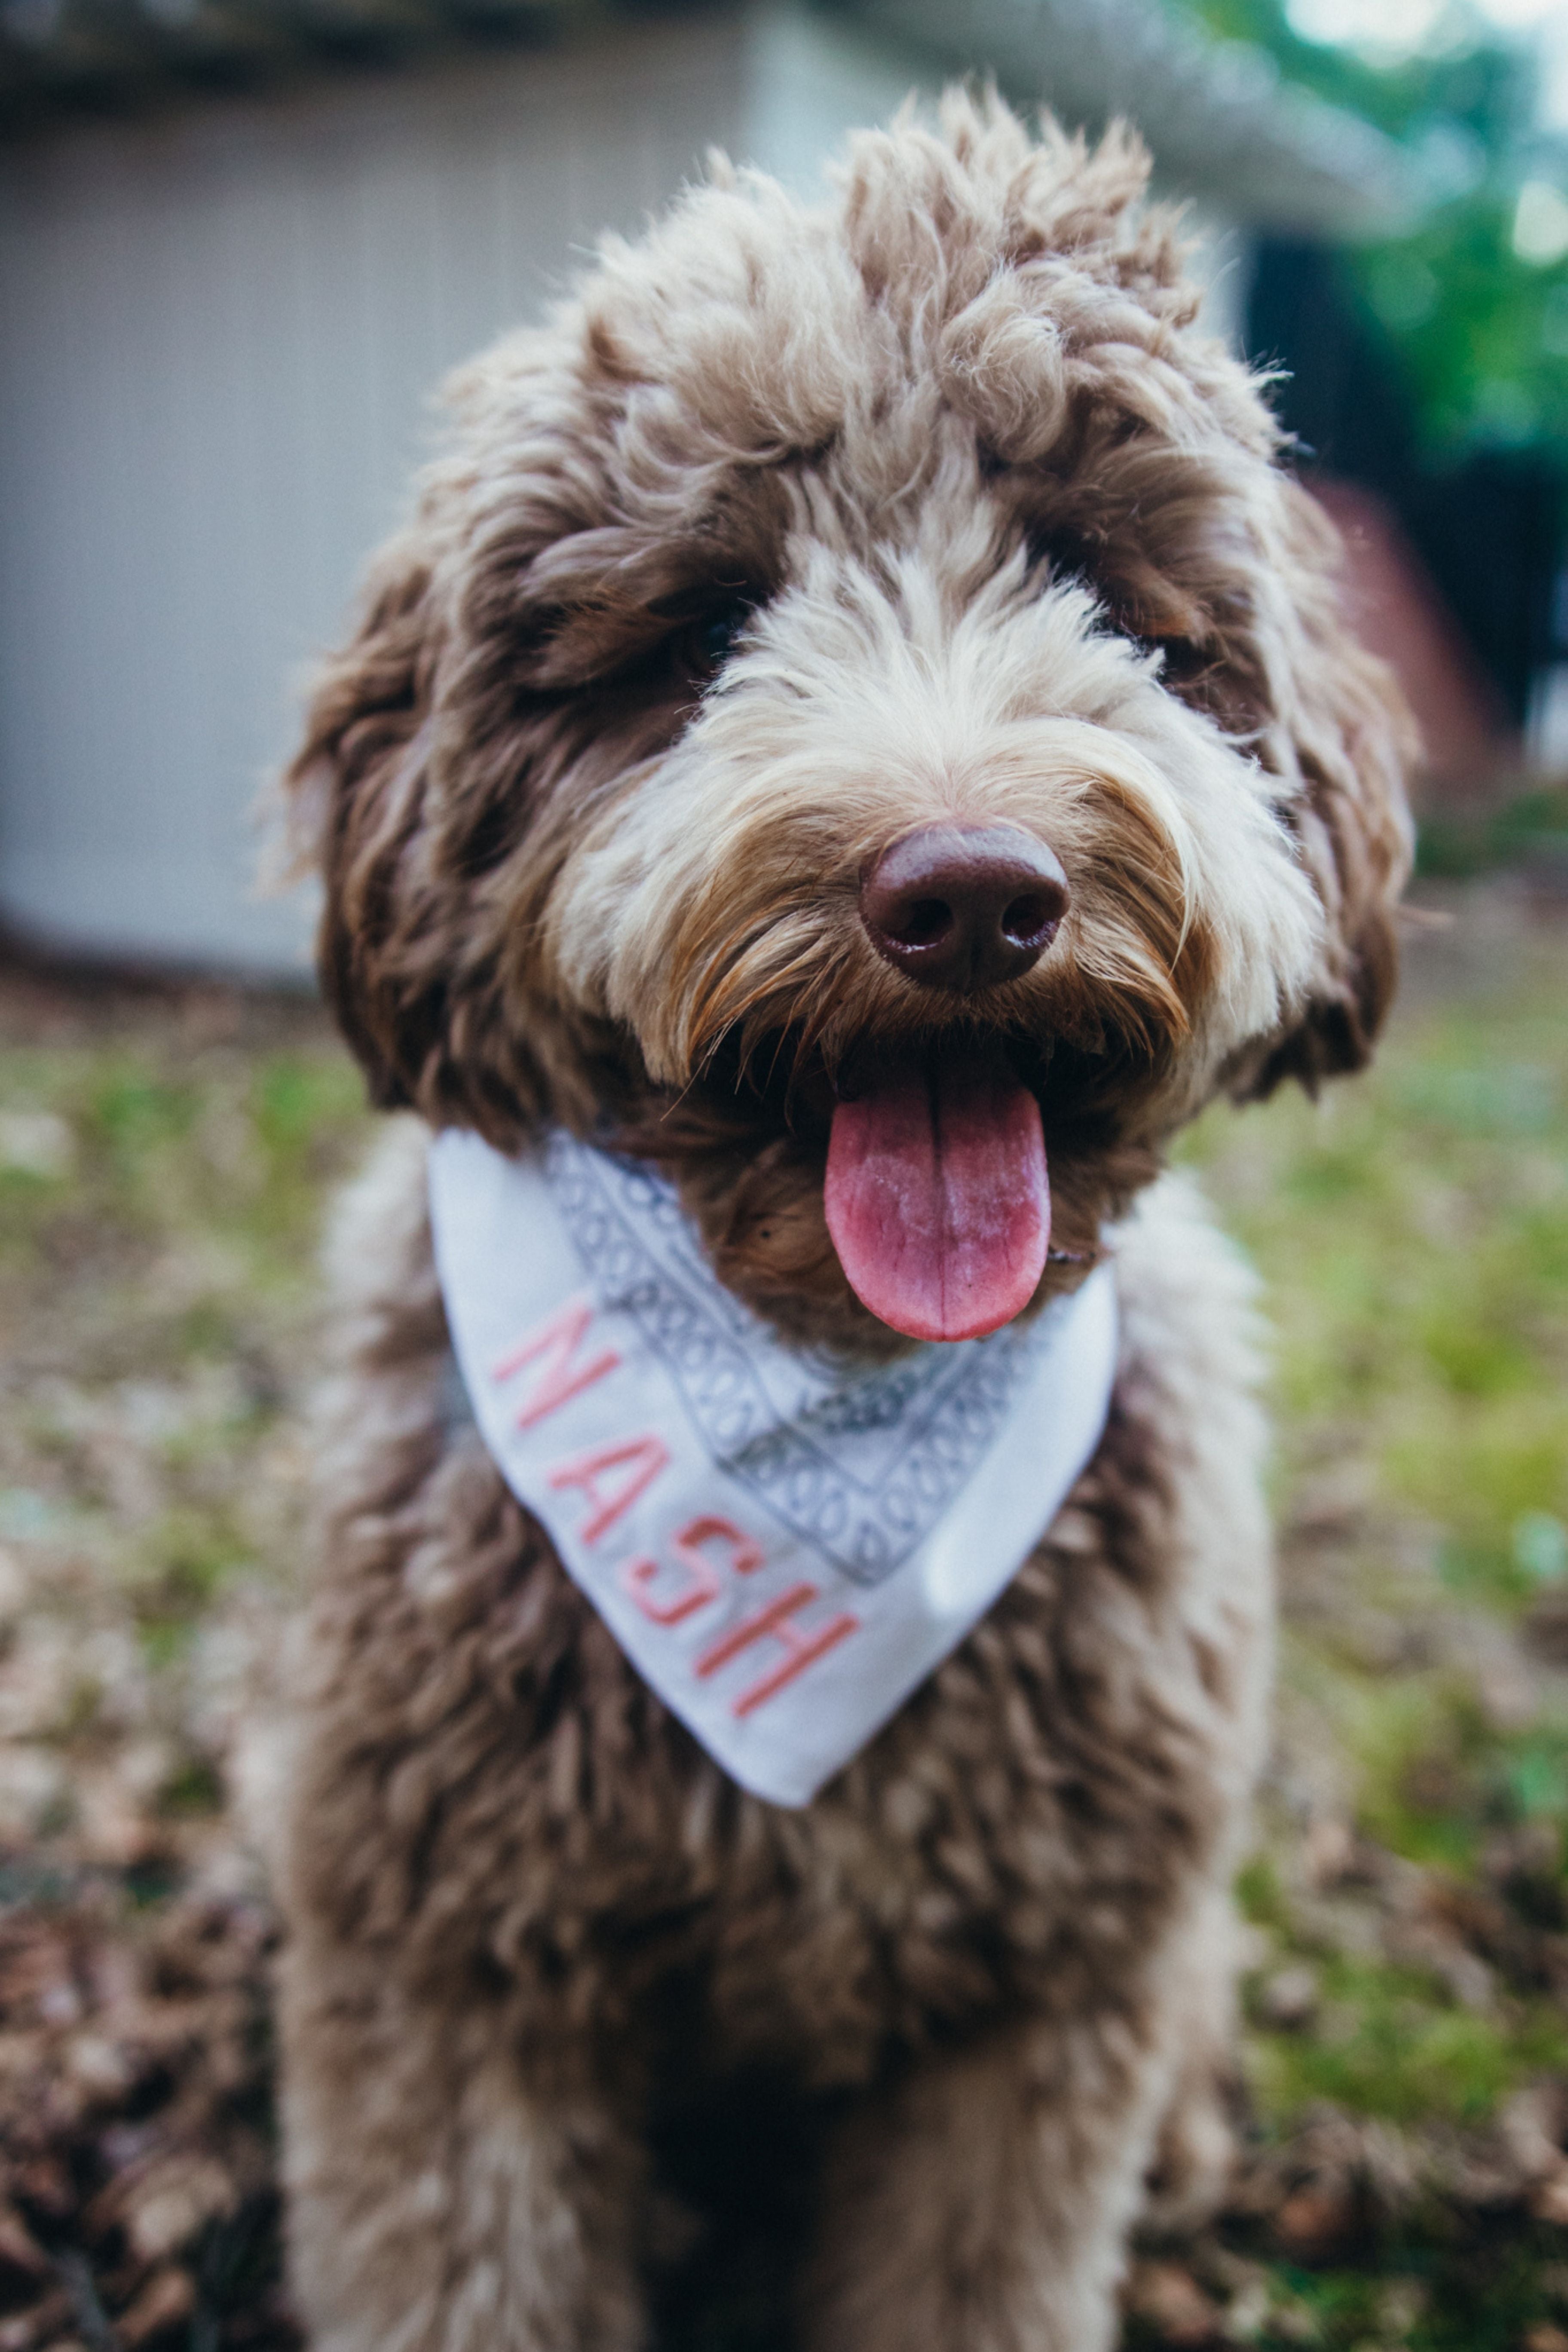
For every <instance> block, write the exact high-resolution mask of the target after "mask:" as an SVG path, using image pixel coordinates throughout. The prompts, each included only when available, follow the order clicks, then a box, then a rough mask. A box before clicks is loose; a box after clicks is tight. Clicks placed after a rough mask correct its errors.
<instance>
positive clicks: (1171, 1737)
mask: <svg viewBox="0 0 1568 2352" xmlns="http://www.w3.org/2000/svg"><path fill="white" fill-rule="evenodd" d="M1117 1554H1118V1546H1117V1545H1116V1544H1115V1543H1113V1542H1110V1543H1108V1542H1107V1540H1106V1539H1105V1533H1104V1529H1103V1527H1102V1526H1101V1525H1100V1522H1099V1520H1098V1519H1097V1518H1096V1517H1095V1516H1094V1515H1093V1514H1091V1513H1090V1512H1088V1511H1085V1510H1083V1509H1081V1508H1080V1509H1074V1510H1069V1511H1068V1513H1066V1514H1064V1515H1063V1517H1062V1518H1061V1519H1060V1520H1059V1521H1058V1525H1057V1527H1056V1528H1054V1529H1053V1530H1052V1537H1051V1539H1050V1541H1049V1542H1048V1543H1047V1544H1045V1545H1042V1546H1041V1548H1040V1549H1039V1550H1038V1551H1037V1554H1036V1555H1035V1556H1034V1557H1033V1558H1032V1559H1031V1560H1030V1561H1029V1562H1028V1563H1027V1564H1026V1567H1025V1569H1024V1570H1022V1571H1021V1573H1020V1575H1019V1576H1018V1578H1017V1579H1016V1580H1015V1582H1014V1584H1013V1585H1012V1586H1011V1587H1010V1588H1009V1590H1008V1591H1007V1592H1006V1593H1005V1595H1004V1596H1003V1598H1002V1600H1001V1601H999V1602H998V1603H997V1604H996V1606H995V1607H994V1609H993V1610H992V1612H990V1613H989V1615H988V1616H987V1617H986V1618H985V1620H984V1622H982V1623H981V1624H980V1625H979V1626H978V1627H977V1628H976V1629H975V1630H974V1632H973V1633H972V1634H971V1635H970V1636H969V1638H968V1639H967V1640H966V1641H965V1642H964V1643H963V1644H962V1645H961V1646H960V1647H959V1649H958V1650H956V1651H955V1652H954V1654H952V1657H951V1658H950V1659H949V1660H948V1661H947V1662H946V1663H945V1664H943V1665H942V1667H941V1668H940V1669H939V1670H938V1672H937V1673H936V1674H935V1675H932V1676H931V1679H930V1680H929V1682H928V1683H927V1684H926V1685H923V1686H922V1688H921V1690H920V1691H919V1692H917V1693H916V1694H915V1696H913V1697H912V1698H911V1699H910V1701H909V1702H908V1703H907V1704H906V1706H904V1707H903V1708H902V1709H901V1710H900V1713H899V1715H898V1716H897V1717H895V1719H894V1721H893V1722H892V1723H891V1724H890V1725H889V1727H888V1728H887V1729H886V1730H885V1731H884V1732H883V1733H882V1734H881V1735H880V1736H879V1738H877V1739H875V1740H874V1741H873V1742H872V1743H871V1745H870V1747H869V1748H868V1749H867V1750H866V1751H865V1752H864V1754H863V1755H862V1756H861V1757H860V1758H859V1759H858V1760H857V1761H856V1762H855V1763H854V1764H853V1765H852V1766H851V1767H850V1768H849V1769H847V1771H845V1772H844V1773H842V1774H840V1775H839V1776H838V1777H837V1780H835V1781H833V1782H832V1783H831V1784H830V1785H829V1787H828V1789H827V1790H825V1791H824V1792H823V1794H822V1795H821V1796H820V1797H819V1798H818V1799H817V1800H816V1801H815V1802H814V1803H813V1804H811V1805H809V1806H807V1807H805V1808H803V1809H800V1810H798V1811H794V1810H784V1809H781V1808H778V1807H773V1806H770V1805H767V1804H765V1803H763V1802H761V1801H759V1800H757V1799H755V1798H752V1797H751V1796H748V1795H746V1794H745V1793H744V1792H743V1791H742V1790H739V1789H738V1788H736V1787H735V1786H734V1785H733V1784H732V1783H731V1782H729V1781H728V1780H725V1778H724V1777H723V1775H722V1774H721V1772H720V1770H719V1769H718V1768H717V1767H716V1766H715V1765H714V1764H713V1763H712V1762H711V1760H710V1759H708V1758H707V1757H706V1756H704V1755H702V1754H701V1752H700V1750H699V1749H698V1748H696V1746H695V1744H694V1743H693V1742H692V1740H691V1739H690V1738H689V1735H688V1734H687V1733H686V1732H685V1731H684V1730H682V1728H681V1727H680V1726H679V1724H678V1723H677V1722H675V1721H674V1720H673V1718H671V1717H669V1716H668V1714H667V1713H666V1712H665V1711H664V1710H663V1709H662V1708H660V1707H659V1706H658V1704H657V1702H655V1701H654V1700H653V1699H652V1698H651V1696H650V1694H648V1693H647V1690H646V1688H645V1687H644V1686H642V1685H640V1684H639V1683H638V1682H637V1677H636V1675H635V1673H634V1672H633V1670H632V1668H631V1667H630V1666H629V1665H628V1664H627V1663H626V1660H625V1659H624V1658H623V1657H622V1656H621V1654H619V1652H618V1651H617V1650H616V1646H615V1644H614V1643H613V1642H611V1641H610V1639H609V1638H608V1636H607V1634H606V1633H605V1629H604V1627H603V1626H602V1625H601V1624H600V1623H599V1622H597V1620H596V1619H595V1616H594V1614H593V1612H592V1611H591V1610H590V1609H589V1607H588V1606H587V1604H586V1602H585V1601H584V1600H583V1599H582V1597H581V1596H580V1595H579V1594H578V1593H577V1592H576V1591H575V1590H574V1588H573V1587H572V1586H571V1584H570V1583H569V1582H568V1580H566V1578H565V1577H564V1574H563V1571H562V1570H560V1569H559V1567H558V1566H556V1565H555V1564H554V1562H553V1561H552V1560H551V1559H549V1558H548V1556H547V1555H545V1556H539V1555H535V1556H534V1557H533V1558H532V1559H531V1561H530V1562H529V1565H528V1567H527V1570H526V1571H525V1574H526V1578H527V1581H528V1582H529V1584H533V1583H534V1581H535V1580H547V1581H548V1584H549V1598H548V1601H547V1602H545V1603H543V1604H542V1616H541V1617H540V1618H537V1619H536V1621H535V1622H536V1624H538V1625H539V1626H540V1627H541V1629H542V1638H540V1639H538V1640H537V1641H536V1643H535V1644H534V1652H533V1659H532V1660H531V1662H530V1664H521V1662H520V1664H521V1672H514V1675H513V1676H512V1677H511V1678H510V1688H511V1692H512V1694H513V1698H514V1702H515V1708H516V1711H515V1713H513V1714H512V1717H511V1720H510V1725H509V1726H507V1727H505V1728H506V1730H508V1731H509V1732H510V1738H509V1739H508V1746H509V1748H510V1756H509V1759H508V1764H507V1768H506V1777H507V1779H508V1780H509V1781H510V1785H511V1790H512V1795H511V1797H510V1801H508V1802H507V1803H506V1805H505V1807H504V1808H503V1811H504V1815H505V1817H506V1818H508V1819H509V1821H510V1825H511V1828H512V1830H513V1832H521V1833H522V1834H521V1843H516V1842H514V1841H513V1840H510V1839H509V1846H510V1853H509V1855H508V1864H507V1868H506V1870H505V1873H504V1875H503V1876H501V1877H498V1876H497V1875H496V1874H493V1873H487V1877H488V1885H487V1890H486V1897H485V1901H486V1907H487V1909H488V1911H489V1937H488V1940H489V1941H490V1942H491V1948H492V1949H495V1948H496V1947H497V1945H500V1947H501V1948H502V1949H503V1950H504V1953H505V1956H506V1958H507V1961H508V1965H509V1968H510V1969H511V1970H512V1972H514V1973H516V1974H520V1975H521V1976H522V1977H523V1978H524V1979H526V1980H527V1981H528V1983H529V1985H530V1986H531V1993H530V1996H529V1999H530V2005H531V2006H532V2005H533V2004H534V2003H537V2011H536V2013H537V2015H538V2017H539V2019H540V2021H541V2022H542V2024H543V2026H544V2028H545V2031H546V2032H549V2031H552V2030H553V2028H552V2026H551V2024H550V2021H551V2020H552V2018H553V2016H554V2013H555V2008H556V2001H555V1996H554V1993H553V1991H552V1987H554V1986H556V1985H560V1984H566V1985H568V1986H569V1988H570V1996H571V2002H572V2006H573V2009H574V2013H575V2015H576V2016H577V2017H578V2019H580V2020H591V2021H592V2024H593V2026H594V2028H595V2030H596V2031H597V2032H600V2033H602V2034H603V2035H604V2037H605V2040H606V2041H607V2042H610V2043H612V2044H614V2043H615V2042H617V2041H622V2040H625V2041H626V2042H629V2043H630V2044H631V2045H632V2046H633V2047H640V2046H643V2045H645V2044H646V2042H647V2038H648V2020H649V2018H650V2016H654V2017H657V2016H658V2014H659V2013H660V2012H661V2011H663V2010H664V2009H665V2008H666V2006H667V2005H668V2002H669V2001H670V2000H672V1999H673V2000H676V2002H677V2004H678V2006H679V2009H680V2011H681V2013H682V2014H683V2015H685V2014H688V2013H689V2011H691V2009H692V2008H693V2006H695V2009H696V2010H697V2011H698V2012H700V2017H701V2019H702V2033H701V2037H700V2038H701V2042H702V2046H703V2048H704V2050H705V2052H706V2053H707V2054H708V2056H709V2057H710V2059H711V2061H712V2063H714V2064H716V2065H718V2066H720V2067H721V2068H723V2069H733V2068H735V2067H740V2066H745V2065H749V2064H760V2065H764V2066H765V2065H769V2064H773V2063H779V2064H785V2065H787V2066H788V2067H789V2068H790V2069H791V2070H792V2072H793V2073H794V2074H796V2075H797V2076H798V2075H800V2074H801V2072H802V2070H804V2072H805V2076H806V2077H808V2078H809V2079H810V2080H811V2081H812V2082H814V2083H816V2084H818V2085H821V2086H824V2087H826V2086H831V2085H832V2084H836V2083H848V2082H854V2081H857V2080H863V2079H865V2078H866V2077H867V2076H868V2075H869V2074H872V2073H873V2072H875V2071H876V2070H877V2068H878V2067H879V2065H881V2064H882V2063H884V2062H885V2060H886V2059H887V2057H888V2056H889V2053H893V2052H896V2051H897V2050H898V2049H900V2048H911V2047H918V2046H920V2045H921V2044H922V2043H929V2042H931V2041H932V2040H934V2039H940V2038H942V2037H944V2036H947V2035H950V2034H952V2032H955V2031H966V2030H969V2029H970V2028H972V2027H973V2026H974V2025H975V2024H977V2023H982V2022H984V2020H985V2019H986V2018H987V2017H988V2016H993V2015H996V2014H999V2013H1001V2012H1002V2011H1005V2010H1006V2009H1008V2008H1010V2007H1012V2006H1014V2005H1016V2004H1017V2003H1019V2002H1025V2003H1027V2004H1028V2005H1029V2006H1030V2007H1032V2008H1033V2009H1035V2010H1037V2011H1038V2010H1039V2009H1040V2008H1042V2007H1052V2006H1055V2005H1057V2004H1058V2003H1059V2004H1061V2005H1064V2006H1070V2005H1071V2004H1072V2002H1073V2001H1074V2000H1082V1999H1083V1998H1084V1997H1085V1992H1086V1988H1089V1987H1091V1986H1092V1983H1093V1981H1094V1979H1096V1977H1097V1976H1099V1975H1100V1974H1101V1973H1102V1972H1103V1971H1104V1970H1106V1969H1110V1968H1113V1967H1115V1966H1117V1965H1121V1964H1124V1961H1125V1957H1126V1954H1127V1952H1128V1950H1129V1949H1130V1948H1133V1949H1135V1948H1137V1945H1138V1943H1139V1940H1140V1939H1141V1938H1144V1939H1146V1938H1147V1937H1148V1936H1149V1934H1150V1933H1151V1926H1150V1923H1151V1922H1152V1920H1153V1919H1154V1918H1155V1916H1157V1915H1159V1914H1160V1913H1161V1912H1163V1908H1164V1906H1165V1905H1166V1903H1167V1901H1168V1899H1169V1896H1170V1892H1171V1888H1172V1885H1173V1882H1174V1880H1175V1878H1176V1876H1177V1875H1178V1874H1179V1873H1180V1872H1182V1871H1183V1870H1184V1868H1187V1867H1190V1864H1191V1861H1192V1859H1193V1856H1194V1853H1195V1852H1196V1851H1197V1850H1198V1849H1200V1848H1201V1847H1202V1845H1203V1844H1204V1842H1205V1837H1206V1835H1207V1833H1208V1832H1207V1827H1206V1824H1207V1822H1208V1821H1209V1819H1210V1817H1211V1815H1212V1814H1213V1813H1214V1812H1215V1793H1216V1792H1215V1788H1214V1786H1213V1781H1214V1777H1215V1776H1214V1770H1213V1769H1212V1768H1213V1766H1214V1764H1215V1757H1214V1756H1213V1755H1212V1754H1205V1753H1203V1752H1201V1751H1202V1748H1203V1743H1202V1742H1194V1739H1193V1738H1191V1736H1190V1732H1187V1733H1184V1731H1183V1730H1182V1728H1181V1727H1180V1726H1179V1725H1178V1724H1175V1723H1173V1720H1172V1709H1171V1706H1170V1699H1171V1693H1172V1689H1173V1676H1174V1677H1177V1678H1179V1679H1181V1680H1184V1681H1185V1682H1186V1683H1187V1684H1189V1685H1190V1684H1192V1683H1193V1681H1194V1676H1193V1672H1192V1664H1191V1659H1190V1655H1188V1654H1186V1650H1185V1645H1184V1643H1183V1642H1182V1640H1181V1639H1180V1637H1179V1634H1178V1633H1176V1631H1175V1629H1174V1627H1173V1626H1172V1625H1171V1624H1169V1623H1166V1622H1164V1616H1163V1612H1161V1611H1159V1610H1157V1609H1156V1610H1154V1611H1152V1612H1142V1633H1141V1634H1137V1633H1135V1637H1134V1638H1133V1639H1132V1640H1131V1642H1129V1641H1128V1639H1127V1634H1128V1629H1129V1626H1132V1627H1134V1628H1136V1625H1137V1622H1138V1612H1129V1611H1128V1607H1127V1603H1128V1599H1129V1591H1128V1587H1129V1580H1130V1578H1133V1577H1135V1575H1136V1572H1137V1571H1136V1565H1135V1563H1132V1562H1131V1561H1130V1560H1129V1559H1126V1558H1125V1557H1122V1558H1120V1559H1119V1558H1118V1556H1117ZM516 1597H517V1596H516V1591H515V1589H514V1591H513V1593H512V1596H511V1599H510V1602H509V1604H508V1605H509V1610H510V1613H511V1614H512V1616H513V1621H514V1622H515V1611H516ZM1108 1608H1111V1609H1117V1610H1119V1611H1120V1612H1121V1614H1122V1616H1123V1619H1124V1621H1125V1622H1124V1625H1123V1643H1124V1653H1123V1657H1122V1661H1121V1675H1120V1676H1119V1678H1118V1682H1117V1686H1116V1687H1115V1689H1114V1690H1108V1689H1107V1687H1106V1685H1105V1683H1104V1680H1103V1678H1102V1677H1099V1676H1085V1675H1082V1674H1081V1673H1079V1671H1078V1669H1077V1664H1076V1661H1077V1659H1078V1657H1079V1654H1080V1653H1081V1652H1083V1651H1085V1650H1086V1649H1087V1648H1089V1647H1092V1645H1093V1643H1095V1641H1096V1640H1097V1638H1099V1637H1098V1636H1097V1634H1096V1632H1095V1621H1096V1620H1099V1619H1100V1618H1102V1616H1103V1613H1104V1612H1105V1611H1106V1610H1107V1609H1108ZM563 1677H564V1678H565V1679H566V1681H567V1682H568V1683H569V1685H570V1686H571V1696H570V1697H569V1698H567V1699H566V1700H565V1703H564V1705H563V1703H562V1699H563V1692H562V1683H563ZM549 1685H552V1688H553V1696H552V1697H550V1696H547V1686H549ZM1200 1696H1201V1694H1200ZM547 1708H552V1709H553V1712H552V1713H550V1715H549V1719H548V1721H547V1720H546V1710H547ZM502 1728H503V1727H502V1726H500V1725H499V1724H498V1725H496V1726H495V1729H496V1730H497V1731H498V1732H501V1731H502ZM490 1794H491V1799H492V1803H493V1799H494V1796H495V1794H496V1791H495V1790H494V1789H493V1788H492V1790H491V1792H490ZM494 1819H495V1814H494V1812H493V1811H492V1813H491V1820H492V1822H493V1821H494ZM451 1827H452V1828H453V1830H454V1832H456V1833H457V1835H458V1837H459V1838H461V1839H462V1840H463V1845H462V1858H463V1862H464V1864H466V1866H468V1867H469V1868H472V1867H473V1866H474V1864H475V1862H476V1853H477V1848H476V1842H475V1841H474V1840H473V1839H472V1838H471V1836H469V1835H468V1833H467V1832H465V1831H464V1830H463V1827H462V1824H461V1822H460V1821H458V1820H457V1819H454V1820H453V1821H452V1822H451ZM492 1839H493V1832H492ZM493 1853H494V1849H493V1843H492V1846H491V1854H492V1858H493Z"/></svg>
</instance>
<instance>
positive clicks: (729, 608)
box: [690, 597, 756, 670]
mask: <svg viewBox="0 0 1568 2352" xmlns="http://www.w3.org/2000/svg"><path fill="white" fill-rule="evenodd" d="M755 610H756V606H755V605H754V604H752V601H751V599H750V598H749V597H737V598H736V599H735V601H734V603H733V604H726V605H724V606H723V608H722V609H721V611H719V612H717V613H710V614H708V615H707V617H706V618H705V619H703V620H700V621H696V622H694V623H693V624H692V628H691V638H690V642H691V650H692V653H693V655H694V656H695V657H696V661H697V664H698V667H700V668H702V669H709V670H714V669H720V668H721V667H723V665H724V663H725V662H727V661H728V660H729V658H730V656H731V654H732V653H733V652H734V650H735V647H736V646H737V645H738V644H739V643H740V640H741V638H742V636H743V635H744V634H745V630H746V625H747V623H748V622H749V621H750V620H751V617H752V614H753V613H754V612H755Z"/></svg>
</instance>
